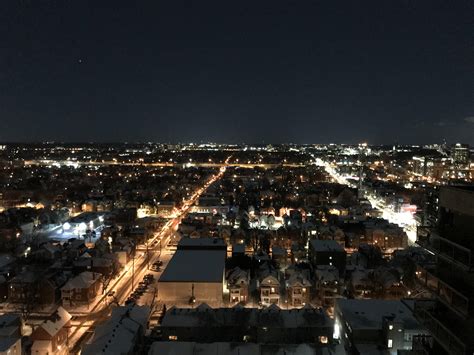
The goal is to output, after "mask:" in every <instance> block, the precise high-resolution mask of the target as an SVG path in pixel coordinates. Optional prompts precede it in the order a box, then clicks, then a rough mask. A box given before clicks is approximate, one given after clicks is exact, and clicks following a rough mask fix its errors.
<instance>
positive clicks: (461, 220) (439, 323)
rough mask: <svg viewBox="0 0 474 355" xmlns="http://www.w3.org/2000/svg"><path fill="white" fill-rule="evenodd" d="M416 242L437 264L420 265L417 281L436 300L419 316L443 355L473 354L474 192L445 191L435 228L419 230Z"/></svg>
mask: <svg viewBox="0 0 474 355" xmlns="http://www.w3.org/2000/svg"><path fill="white" fill-rule="evenodd" d="M417 243H418V244H419V245H421V246H422V247H424V248H425V249H427V250H428V251H429V252H431V253H432V254H433V255H434V258H435V262H434V263H431V264H429V263H427V264H424V265H421V264H420V265H417V268H416V279H417V281H418V282H419V283H420V284H421V285H422V286H423V287H424V288H426V289H427V290H428V291H430V293H431V295H432V299H426V300H423V301H421V300H420V301H418V302H417V303H416V306H415V314H416V315H417V317H418V319H419V320H420V321H421V322H422V323H423V324H424V325H425V326H426V327H427V328H428V330H429V331H430V333H431V334H432V336H433V343H432V345H433V349H438V350H437V351H438V353H439V352H440V351H441V350H443V351H444V352H445V353H446V354H453V355H454V354H456V355H458V354H459V355H464V354H472V353H473V351H474V336H473V335H474V187H472V186H470V187H464V186H463V187H442V188H441V189H440V192H439V218H438V223H437V225H436V226H435V227H424V228H419V230H418V240H417Z"/></svg>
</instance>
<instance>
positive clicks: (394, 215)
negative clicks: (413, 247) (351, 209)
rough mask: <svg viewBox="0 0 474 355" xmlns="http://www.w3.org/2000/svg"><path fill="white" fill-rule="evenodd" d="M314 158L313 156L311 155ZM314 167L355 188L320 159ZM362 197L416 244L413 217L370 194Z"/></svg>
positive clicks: (333, 167)
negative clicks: (396, 210)
mask: <svg viewBox="0 0 474 355" xmlns="http://www.w3.org/2000/svg"><path fill="white" fill-rule="evenodd" d="M313 157H314V155H313ZM315 163H316V165H319V166H323V167H324V169H325V170H326V172H327V173H328V174H330V175H331V177H332V178H333V179H334V180H335V181H336V182H337V183H339V184H342V185H348V186H350V187H353V188H356V187H357V185H356V184H354V183H353V182H351V181H348V176H343V175H341V174H339V173H338V172H337V170H336V168H335V166H333V165H331V164H330V163H329V162H327V161H324V160H322V159H320V158H316V159H315ZM364 197H365V198H367V199H368V200H369V201H370V203H371V204H372V206H373V207H374V208H376V209H377V210H379V211H381V212H382V217H383V218H384V219H386V220H388V221H389V222H390V223H394V224H396V225H399V226H400V227H402V228H403V230H404V231H405V233H406V234H407V236H408V240H409V242H410V243H411V244H414V243H415V242H416V228H417V222H416V220H415V217H414V215H413V214H412V213H410V212H395V211H394V209H393V207H391V206H386V205H385V202H384V200H383V199H382V198H380V197H378V196H375V195H373V194H370V193H366V192H365V193H364Z"/></svg>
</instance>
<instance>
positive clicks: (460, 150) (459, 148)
mask: <svg viewBox="0 0 474 355" xmlns="http://www.w3.org/2000/svg"><path fill="white" fill-rule="evenodd" d="M469 154H470V153H469V145H468V144H461V143H456V144H455V145H453V146H452V148H451V159H453V163H454V164H455V165H459V166H463V165H469V161H470V155H469Z"/></svg>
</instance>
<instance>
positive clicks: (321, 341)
mask: <svg viewBox="0 0 474 355" xmlns="http://www.w3.org/2000/svg"><path fill="white" fill-rule="evenodd" d="M319 342H320V343H321V344H327V343H328V337H327V336H324V335H321V336H320V337H319Z"/></svg>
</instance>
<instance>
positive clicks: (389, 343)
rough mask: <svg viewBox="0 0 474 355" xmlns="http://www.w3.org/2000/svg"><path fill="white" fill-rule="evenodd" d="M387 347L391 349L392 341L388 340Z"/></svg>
mask: <svg viewBox="0 0 474 355" xmlns="http://www.w3.org/2000/svg"><path fill="white" fill-rule="evenodd" d="M387 347H388V348H389V349H391V348H392V347H393V341H392V339H388V344H387Z"/></svg>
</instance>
